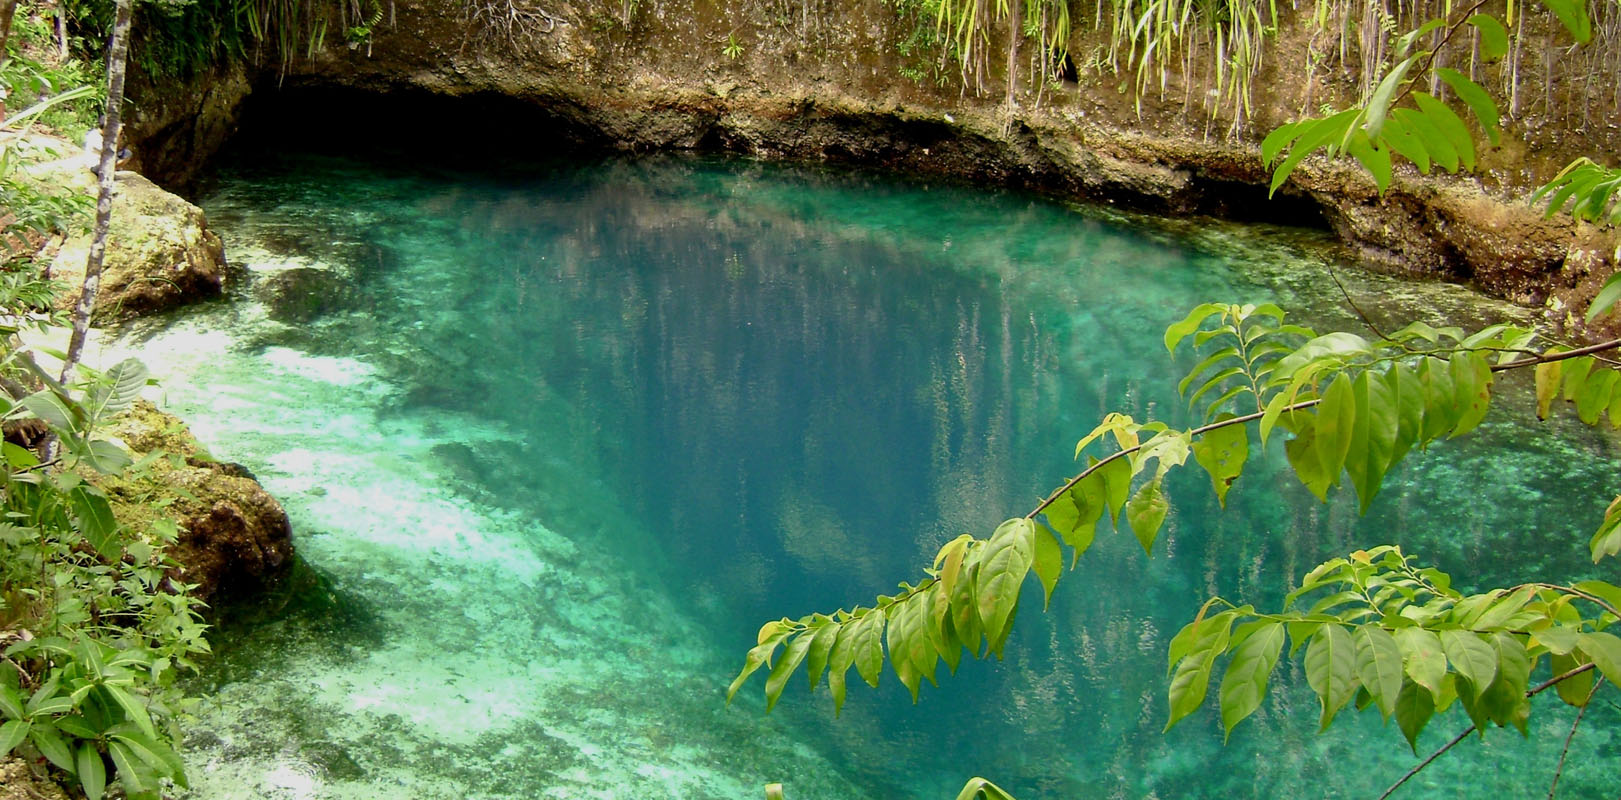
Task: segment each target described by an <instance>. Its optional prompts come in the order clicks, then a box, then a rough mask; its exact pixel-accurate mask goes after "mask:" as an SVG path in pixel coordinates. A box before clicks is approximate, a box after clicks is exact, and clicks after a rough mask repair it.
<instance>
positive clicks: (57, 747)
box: [28, 721, 75, 774]
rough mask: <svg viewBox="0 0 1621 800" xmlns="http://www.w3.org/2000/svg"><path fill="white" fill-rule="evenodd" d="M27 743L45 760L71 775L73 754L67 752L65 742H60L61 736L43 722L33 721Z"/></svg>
mask: <svg viewBox="0 0 1621 800" xmlns="http://www.w3.org/2000/svg"><path fill="white" fill-rule="evenodd" d="M28 741H30V742H33V743H34V747H35V749H37V750H39V754H40V755H42V756H45V760H46V761H49V762H51V763H52V764H55V765H56V766H57V767H59V768H61V769H62V771H64V772H67V773H70V774H71V773H73V771H74V769H75V768H74V766H73V752H72V751H70V750H68V745H67V742H64V741H62V735H61V734H59V733H57V732H56V729H55V728H53V727H51V726H50V725H47V724H45V723H43V722H39V721H35V723H34V724H33V726H32V727H30V728H29V729H28Z"/></svg>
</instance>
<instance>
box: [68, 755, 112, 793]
mask: <svg viewBox="0 0 1621 800" xmlns="http://www.w3.org/2000/svg"><path fill="white" fill-rule="evenodd" d="M75 766H77V767H78V769H79V785H80V786H82V787H84V795H85V797H86V798H88V800H101V794H102V792H105V791H106V790H107V767H106V766H105V765H104V764H102V763H101V753H98V752H96V746H95V745H94V744H93V743H91V742H80V743H79V753H78V758H77V759H76V761H75Z"/></svg>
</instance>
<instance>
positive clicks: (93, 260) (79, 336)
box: [61, 0, 133, 383]
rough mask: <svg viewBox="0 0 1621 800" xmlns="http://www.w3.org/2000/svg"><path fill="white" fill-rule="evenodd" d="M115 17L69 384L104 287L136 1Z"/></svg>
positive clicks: (66, 369)
mask: <svg viewBox="0 0 1621 800" xmlns="http://www.w3.org/2000/svg"><path fill="white" fill-rule="evenodd" d="M117 3H118V4H117V12H116V14H115V16H114V18H113V41H112V44H111V45H110V46H109V47H108V48H107V118H106V122H105V123H104V124H103V126H102V129H101V167H100V170H99V171H98V172H97V176H98V177H99V178H100V179H101V185H100V190H99V191H98V192H97V195H96V227H95V229H94V233H93V234H92V235H91V238H90V258H89V260H88V261H87V262H86V263H85V265H84V287H83V289H82V290H81V291H80V292H79V302H78V303H76V304H74V306H73V338H72V339H70V340H68V352H67V361H66V362H65V363H63V364H62V378H61V380H62V382H64V383H66V382H67V380H68V377H69V376H70V375H71V374H72V373H73V368H74V367H75V366H77V365H78V363H79V357H80V356H81V355H82V354H83V353H84V340H85V337H86V336H88V335H89V333H90V309H91V308H92V307H94V306H95V303H96V293H97V292H98V291H99V290H100V289H101V267H102V262H103V259H104V258H105V257H106V255H107V227H108V225H109V223H111V221H112V217H113V180H114V178H115V176H116V173H117V172H118V136H119V133H120V132H121V131H122V129H123V127H124V125H123V123H124V121H123V118H122V116H123V115H122V110H123V106H124V63H125V61H127V60H128V57H129V26H130V17H131V15H132V14H131V10H130V6H131V5H132V3H133V0H117Z"/></svg>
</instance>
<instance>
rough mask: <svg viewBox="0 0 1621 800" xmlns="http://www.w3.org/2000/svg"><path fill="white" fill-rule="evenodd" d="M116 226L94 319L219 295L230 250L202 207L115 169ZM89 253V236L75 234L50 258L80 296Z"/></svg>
mask: <svg viewBox="0 0 1621 800" xmlns="http://www.w3.org/2000/svg"><path fill="white" fill-rule="evenodd" d="M117 187H118V188H117V193H116V194H115V195H114V197H113V218H112V227H111V229H110V230H109V231H108V233H107V254H106V260H105V261H104V266H103V268H102V270H103V271H102V274H101V290H100V292H99V293H98V294H97V296H96V305H95V308H94V309H92V310H91V319H92V320H93V321H94V322H96V323H98V324H99V323H106V322H118V321H121V320H125V319H130V318H132V317H137V316H140V315H142V314H149V313H153V312H157V311H164V310H167V309H171V308H175V307H177V306H181V305H185V304H187V303H191V302H194V301H197V300H201V299H205V298H209V297H217V296H219V294H220V292H221V291H222V289H223V287H224V282H225V248H224V245H222V244H221V242H220V238H219V236H218V235H216V234H215V233H214V232H213V231H211V230H209V229H208V223H207V221H206V220H205V219H204V217H203V211H202V209H200V208H198V207H197V206H194V205H192V204H191V203H188V202H186V201H185V200H182V199H180V198H179V197H177V196H175V195H173V194H170V193H169V192H166V191H164V190H163V189H160V188H158V187H157V185H155V184H153V183H152V182H151V181H149V180H147V179H146V178H144V177H142V176H140V175H139V174H137V173H134V172H128V171H120V172H119V173H118V183H117ZM89 254H90V234H89V233H84V234H81V235H78V236H74V237H73V238H71V239H69V240H68V242H67V243H66V244H64V245H62V248H61V249H60V250H59V251H57V253H56V257H55V258H54V259H53V260H52V262H51V275H52V276H53V277H55V278H57V279H58V280H61V281H63V282H64V283H66V284H67V285H68V286H69V287H71V291H70V292H69V293H68V294H67V295H66V296H65V297H64V298H63V303H64V304H65V306H67V307H71V305H72V304H73V303H74V302H76V301H77V299H78V287H79V286H80V285H81V284H82V283H83V282H84V267H85V262H86V260H87V259H88V257H89Z"/></svg>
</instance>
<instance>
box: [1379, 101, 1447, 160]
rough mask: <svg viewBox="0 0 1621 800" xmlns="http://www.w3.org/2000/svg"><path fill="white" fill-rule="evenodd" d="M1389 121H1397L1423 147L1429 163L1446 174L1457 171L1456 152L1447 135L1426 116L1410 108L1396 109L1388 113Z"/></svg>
mask: <svg viewBox="0 0 1621 800" xmlns="http://www.w3.org/2000/svg"><path fill="white" fill-rule="evenodd" d="M1390 117H1391V119H1394V120H1397V121H1399V122H1400V123H1401V124H1402V126H1403V127H1404V128H1406V129H1407V130H1409V131H1411V132H1412V134H1413V135H1414V136H1415V137H1416V138H1417V139H1418V140H1419V141H1420V142H1422V143H1423V145H1424V151H1425V152H1426V153H1428V154H1429V156H1430V161H1431V163H1433V164H1435V165H1436V166H1439V167H1441V168H1442V169H1444V170H1446V171H1447V172H1457V171H1458V150H1457V148H1456V147H1453V145H1452V142H1451V141H1449V140H1448V139H1447V135H1446V134H1445V133H1442V132H1441V128H1440V127H1439V126H1437V125H1436V124H1435V122H1434V121H1432V120H1431V119H1430V118H1429V117H1428V116H1426V115H1424V114H1421V113H1419V112H1418V111H1415V110H1413V109H1411V108H1397V109H1393V110H1392V111H1391V112H1390Z"/></svg>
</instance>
